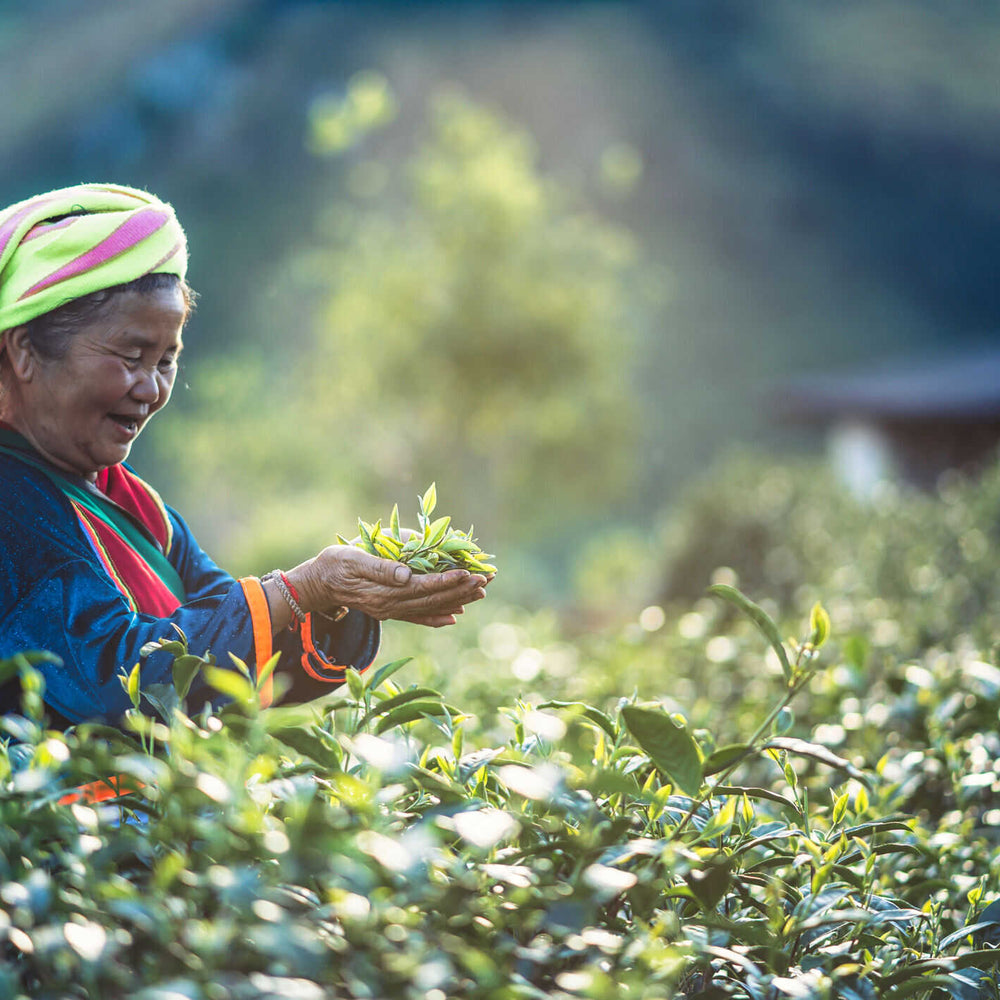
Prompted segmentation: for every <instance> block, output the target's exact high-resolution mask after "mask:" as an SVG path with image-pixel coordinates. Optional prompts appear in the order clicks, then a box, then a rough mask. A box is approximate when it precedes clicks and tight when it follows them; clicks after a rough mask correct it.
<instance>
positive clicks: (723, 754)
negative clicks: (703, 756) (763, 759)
mask: <svg viewBox="0 0 1000 1000" xmlns="http://www.w3.org/2000/svg"><path fill="white" fill-rule="evenodd" d="M750 749H751V747H750V744H749V743H727V744H726V746H724V747H719V748H718V750H716V751H714V752H713V753H712V754H710V755H709V757H708V759H707V760H706V761H705V763H704V765H702V774H703V775H704V776H705V777H706V778H707V777H708V776H709V775H710V774H718V773H719V771H724V770H725V769H726V768H727V767H729V766H730V765H732V764H735V763H736V761H738V760H741V759H742V758H743V757H746V756H748V755H749V751H750Z"/></svg>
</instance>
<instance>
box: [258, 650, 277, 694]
mask: <svg viewBox="0 0 1000 1000" xmlns="http://www.w3.org/2000/svg"><path fill="white" fill-rule="evenodd" d="M280 659H281V653H280V652H279V653H275V654H274V656H272V657H271V658H270V659H269V660H268V661H267V663H265V664H264V666H262V667H261V668H260V670H258V671H257V690H258V691H259V690H260V689H261V688H262V687H263V686H264V685H265V684H266V683H267V679H268V677H270V676H271V674H273V673H274V668H275V667H276V666H277V665H278V660H280Z"/></svg>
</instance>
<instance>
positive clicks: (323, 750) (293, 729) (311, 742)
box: [271, 726, 341, 771]
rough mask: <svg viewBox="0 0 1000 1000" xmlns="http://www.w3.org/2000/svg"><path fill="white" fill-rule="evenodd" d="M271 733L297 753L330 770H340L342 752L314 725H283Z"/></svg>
mask: <svg viewBox="0 0 1000 1000" xmlns="http://www.w3.org/2000/svg"><path fill="white" fill-rule="evenodd" d="M271 735H272V736H273V737H274V738H275V739H276V740H277V741H278V742H279V743H284V744H285V746H287V747H291V748H292V749H293V750H294V751H295V752H296V753H297V754H300V755H301V756H303V757H306V758H308V759H309V760H311V761H314V762H315V763H317V764H319V765H320V766H321V767H323V768H325V769H327V770H330V771H339V770H340V769H341V767H340V753H339V752H338V750H337V749H335V748H334V747H332V746H330V745H329V744H328V743H327V742H326V741H325V740H324V739H323V738H322V737H321V736H319V735H317V731H316V729H315V728H314V727H309V728H307V729H304V728H302V727H300V726H282V727H281V728H280V729H273V730H272V731H271Z"/></svg>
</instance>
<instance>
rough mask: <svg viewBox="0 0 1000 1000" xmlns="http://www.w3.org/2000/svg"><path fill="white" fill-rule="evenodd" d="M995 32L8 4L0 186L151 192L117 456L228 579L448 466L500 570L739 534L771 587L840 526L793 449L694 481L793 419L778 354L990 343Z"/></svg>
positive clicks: (770, 441) (864, 19) (64, 0)
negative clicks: (162, 401)
mask: <svg viewBox="0 0 1000 1000" xmlns="http://www.w3.org/2000/svg"><path fill="white" fill-rule="evenodd" d="M998 40H1000V12H998V11H997V10H996V9H995V8H994V7H993V6H991V5H986V4H974V5H968V6H966V7H963V8H961V9H956V8H954V6H953V5H949V4H944V3H942V2H936V0H922V2H917V3H912V2H907V3H903V2H901V0H868V2H863V3H862V2H853V3H846V4H840V5H835V6H831V5H828V4H824V3H820V2H805V3H803V2H801V0H795V2H793V0H751V2H746V0H710V2H704V0H701V2H693V0H672V2H667V0H636V2H634V3H612V2H604V3H541V2H538V3H530V2H521V3H498V2H490V3H487V2H472V0H470V2H465V3H430V2H426V3H406V4H403V3H388V2H385V3H345V2H326V3H324V2H315V0H314V2H304V0H303V2H281V0H218V2H215V3H213V4H211V5H204V4H198V3H196V2H193V0H168V2H161V3H156V4H154V3H152V2H140V3H135V4H130V5H127V6H125V7H123V6H122V5H120V4H116V3H113V2H111V0H89V2H86V3H84V2H82V0H37V2H35V3H33V4H31V5H15V4H6V5H0V57H2V58H0V83H2V86H3V92H4V93H5V94H7V95H10V99H8V100H7V101H6V102H5V106H4V109H3V111H2V112H0V138H2V139H3V142H4V148H5V151H6V155H5V157H4V158H3V162H2V163H0V201H3V202H4V203H10V202H13V201H15V200H17V199H18V198H21V197H25V196H27V195H29V194H32V193H34V192H36V191H38V190H42V189H44V188H47V187H52V186H57V185H61V184H67V183H74V182H77V181H81V180H87V179H114V180H117V181H120V182H124V183H130V184H135V185H138V186H142V187H147V188H149V189H150V190H153V191H155V192H157V193H158V194H160V195H162V196H163V197H165V198H167V199H169V200H171V201H172V202H173V203H174V204H175V206H176V208H177V210H178V212H179V215H180V217H181V219H182V221H183V222H184V224H185V226H186V228H187V229H188V233H189V237H190V242H191V248H192V265H191V273H190V277H191V280H192V282H193V284H194V285H195V287H196V288H198V289H199V291H200V292H201V301H200V304H199V309H198V313H197V315H196V317H195V318H194V320H193V321H192V324H191V326H190V329H189V333H188V336H187V342H188V347H187V352H186V359H185V364H184V372H183V384H182V385H179V387H178V390H177V392H176V393H175V397H174V405H173V406H172V408H171V410H170V411H168V416H167V417H166V418H164V419H161V420H160V421H159V422H158V423H157V424H156V425H154V426H153V427H152V428H151V430H150V432H149V433H148V435H146V437H145V438H144V440H142V441H141V442H140V446H139V447H137V450H136V452H135V462H136V464H137V466H138V467H139V469H140V471H141V472H143V473H144V474H146V475H147V476H148V477H149V478H150V479H152V480H153V481H154V482H155V483H156V484H157V485H158V486H159V487H160V489H161V491H162V492H163V493H164V495H165V496H166V498H167V499H168V501H169V502H171V503H173V504H174V505H176V506H177V507H179V508H180V509H181V510H182V511H183V512H184V514H185V516H186V517H187V518H188V519H189V520H190V521H191V522H192V524H193V526H194V527H195V529H196V531H197V533H198V535H199V537H200V539H201V540H202V542H203V544H204V545H205V546H206V547H207V548H208V549H209V550H210V551H212V552H213V554H215V555H216V556H217V558H218V559H219V561H220V562H222V563H223V564H225V565H226V566H228V567H229V568H231V569H233V570H234V571H236V572H245V571H255V570H263V569H265V568H268V567H269V566H270V565H273V564H275V563H278V564H288V563H290V562H292V561H294V560H296V559H298V558H300V557H301V556H303V555H306V554H307V553H308V552H309V551H311V550H312V549H314V548H315V546H316V545H318V544H321V543H322V542H323V541H326V540H328V539H330V538H331V537H332V535H333V532H334V531H342V532H350V531H351V529H352V527H353V524H354V519H355V517H356V516H357V515H358V514H364V515H365V516H366V517H369V518H372V517H375V516H383V517H384V516H385V515H386V514H387V513H388V510H389V509H390V508H391V506H392V503H393V502H396V501H398V502H399V503H400V506H401V509H402V510H403V511H404V513H405V512H406V511H407V510H408V509H410V508H411V507H413V506H414V505H415V501H416V495H417V493H419V492H421V491H422V490H423V489H424V487H425V486H426V485H427V483H429V482H430V481H431V480H437V481H438V485H439V495H440V497H441V507H442V509H443V510H445V511H447V512H449V513H452V514H454V516H455V518H456V521H457V522H458V523H460V524H462V525H463V526H468V525H469V524H470V523H473V522H474V523H475V526H476V529H477V535H478V536H479V538H480V540H481V542H482V543H483V545H484V547H485V548H486V549H487V550H488V551H491V552H496V553H498V561H499V564H500V566H501V569H502V573H501V575H500V577H499V578H498V580H497V583H496V585H495V586H496V588H497V590H498V593H500V594H501V595H502V596H505V597H506V598H507V599H509V600H512V601H517V602H518V603H526V604H539V603H542V602H547V601H552V600H556V599H558V600H564V601H565V600H567V599H570V598H572V599H573V600H574V602H575V604H576V605H577V607H579V608H582V609H583V611H584V615H585V617H584V618H582V619H581V621H585V622H587V621H589V622H593V621H594V620H598V619H600V618H601V617H603V616H611V615H614V614H619V613H620V614H625V615H629V614H633V613H634V612H635V610H636V609H637V608H640V607H643V606H645V605H647V604H650V603H652V602H654V601H661V600H662V601H666V600H667V599H668V598H673V597H679V596H681V595H683V596H684V597H690V596H691V595H693V594H697V593H700V590H699V588H701V587H703V584H704V582H705V581H706V579H707V576H708V575H710V573H711V571H712V569H713V568H715V567H717V566H719V565H735V564H736V563H739V562H740V560H741V559H742V560H744V562H746V565H740V566H737V567H736V568H737V569H738V571H739V572H740V574H741V576H742V577H743V578H744V579H745V580H746V582H747V584H748V586H755V585H756V584H757V582H758V581H759V583H760V586H761V587H763V588H765V589H767V590H768V592H769V593H771V594H773V595H774V596H776V597H777V598H778V599H780V600H782V601H786V600H787V601H791V602H794V601H795V600H796V597H797V592H796V589H795V588H796V586H797V585H798V582H797V581H799V580H800V578H801V580H808V581H809V582H810V583H811V584H813V585H815V586H819V584H820V583H821V582H823V580H825V577H821V576H819V575H816V574H814V575H813V576H812V577H810V576H809V574H808V573H807V572H806V570H809V571H810V572H811V571H812V569H813V568H814V567H816V566H819V565H820V564H823V565H827V566H832V565H833V562H836V561H837V560H836V559H834V560H833V562H828V563H824V562H823V558H821V556H823V557H824V558H825V556H826V555H831V556H835V555H836V554H837V546H838V544H839V541H838V540H839V538H840V537H842V536H841V534H840V533H839V532H838V531H837V530H834V528H833V527H832V526H831V525H829V524H827V525H825V526H823V525H820V526H818V527H817V525H816V524H813V523H811V522H810V523H806V522H807V521H808V518H809V517H818V516H819V515H818V514H810V513H809V511H811V510H813V508H812V507H810V506H809V505H808V504H805V505H804V506H801V507H794V508H790V507H788V504H789V503H791V501H789V500H787V498H786V499H785V500H783V499H782V497H783V496H784V497H787V496H791V495H793V494H794V495H796V496H797V495H798V494H797V493H795V492H794V491H793V490H791V488H790V487H789V486H788V480H787V476H789V475H791V473H787V472H782V471H780V470H779V471H775V472H774V474H773V476H772V477H771V478H766V477H765V479H764V480H763V481H762V482H760V483H756V482H755V483H753V484H750V483H744V487H745V489H746V490H747V491H749V492H747V493H745V494H744V493H741V491H740V488H739V487H738V485H733V484H739V483H740V482H741V480H740V477H741V476H745V475H748V474H749V473H748V471H747V470H748V469H749V468H750V467H751V466H752V465H753V461H752V460H747V463H745V464H744V465H740V464H739V463H737V465H736V466H734V467H733V469H732V470H731V471H729V472H727V473H724V474H723V479H724V481H725V486H724V488H722V487H719V484H718V480H717V479H716V478H710V479H708V480H703V479H701V477H702V476H703V475H704V473H705V470H706V469H708V468H710V467H711V466H712V463H713V461H714V460H716V459H717V458H718V457H719V456H720V454H721V453H722V451H723V450H724V449H725V448H726V447H727V446H729V445H731V444H733V443H738V444H742V445H744V446H755V447H766V448H769V449H772V450H773V449H785V450H787V449H789V448H790V449H792V450H793V451H794V452H796V453H815V452H816V451H817V450H818V445H819V439H818V437H817V436H816V435H815V434H812V433H810V432H806V431H804V430H801V429H797V428H792V427H789V426H787V425H783V424H781V423H779V422H778V421H777V420H775V419H774V414H773V408H772V403H774V402H775V400H777V399H780V396H781V392H782V386H783V385H784V384H785V382H786V380H787V379H788V378H789V377H791V376H792V375H793V374H796V373H799V372H802V371H812V370H831V369H837V368H838V367H840V366H844V365H855V366H857V365H860V366H865V365H869V364H874V363H875V362H876V361H881V360H883V359H884V358H885V357H886V356H893V355H901V356H905V355H908V354H912V353H914V352H917V353H919V352H923V351H925V350H929V349H931V348H938V349H949V350H950V349H952V348H955V347H960V346H963V345H973V344H982V343H983V342H991V341H993V340H994V339H995V334H994V331H995V329H996V326H997V323H996V320H997V314H998V312H1000V291H998V288H1000V286H998V285H997V283H996V282H995V280H993V270H994V266H995V265H994V262H995V260H996V259H997V251H998V250H1000V188H998V185H1000V180H998V177H1000V175H998V173H997V171H996V163H995V159H996V154H995V148H996V142H995V136H996V132H997V128H998V121H1000V119H998V102H997V94H996V87H995V70H996V55H995V54H996V51H997V42H998ZM741 469H742V471H740V470H741ZM817 475H820V474H817ZM807 478H808V479H809V483H810V485H809V486H808V489H809V490H815V491H816V492H815V495H816V497H820V496H821V495H822V497H833V496H835V493H834V492H831V491H833V490H834V487H833V486H832V485H828V483H827V481H826V480H824V479H822V478H821V476H820V478H816V477H811V476H810V477H807ZM699 482H701V483H702V485H700V486H699V485H698V483H699ZM783 484H784V485H783ZM803 488H806V487H803ZM810 495H812V494H810ZM685 497H686V498H687V499H684V498H685ZM692 498H693V499H692ZM724 501H725V502H726V503H732V504H734V505H735V506H734V507H732V508H724V507H723V506H722V505H723V502H724ZM830 502H831V503H835V501H833V500H831V501H830ZM836 502H839V501H836ZM879 502H882V501H879ZM886 502H888V501H886ZM914 502H915V503H916V502H917V501H914ZM926 502H927V503H931V500H930V499H929V498H928V499H927V500H926ZM845 503H846V501H845ZM678 504H679V506H678ZM746 508H752V510H750V511H749V512H748V511H747V509H746ZM935 509H938V508H935ZM837 510H839V508H837ZM827 514H829V515H830V516H835V515H836V516H838V517H839V516H840V515H839V513H837V512H836V511H827V510H826V509H825V508H824V514H823V516H827ZM844 516H845V517H846V516H847V515H846V514H845V515H844ZM851 516H855V515H851ZM950 516H954V517H957V516H958V515H950ZM866 517H867V515H863V514H862V515H856V522H855V523H856V524H857V525H858V526H859V527H863V526H864V523H869V524H870V526H871V528H870V530H872V531H874V530H875V528H874V526H875V525H877V526H878V527H879V528H880V529H885V530H886V531H889V532H890V535H889V537H890V539H891V538H896V537H899V538H900V539H902V538H904V537H906V536H905V535H904V534H903V531H904V529H903V527H900V528H899V532H898V534H894V533H892V526H893V522H892V518H891V517H886V518H881V517H872V518H869V519H868V522H866ZM713 518H714V520H713ZM769 519H772V520H769ZM800 521H801V524H800ZM668 522H669V523H672V524H674V525H675V526H674V528H672V529H670V528H667V529H663V528H662V526H663V524H664V523H668ZM695 522H697V523H695ZM921 523H923V522H921ZM778 525H780V526H781V529H782V531H784V530H785V529H787V528H788V527H789V525H791V529H790V530H791V531H792V533H793V535H795V533H796V532H800V533H801V540H802V546H801V551H798V550H796V549H795V546H794V545H793V544H792V543H791V542H790V541H789V540H788V539H787V538H785V537H784V536H782V539H781V541H780V542H774V539H775V536H776V534H777V531H776V526H778ZM751 528H753V530H752V531H751V530H750V529H751ZM744 529H745V530H744ZM813 529H816V530H813ZM942 530H943V529H942ZM979 530H982V529H981V528H980V529H979ZM769 532H771V533H770V534H769ZM796 537H798V536H797V535H796ZM926 537H931V536H926ZM693 539H700V540H703V541H704V545H703V547H701V548H699V547H698V545H696V544H695V542H694V541H693ZM754 539H756V540H757V542H755V541H754ZM758 542H759V544H758ZM917 542H919V540H917ZM751 543H752V544H751ZM772 543H774V544H772ZM754 544H756V545H757V548H754V547H753V546H754ZM891 544H894V543H890V542H886V545H887V546H889V548H886V549H885V550H884V551H885V552H886V553H890V551H891ZM928 544H930V543H929V542H928ZM738 545H749V547H748V548H744V549H739V548H737V546H738ZM900 545H902V541H901V542H900ZM955 545H959V546H960V538H959V539H958V540H957V541H955ZM769 546H770V547H769ZM824 547H825V551H824V552H823V553H821V552H820V550H821V549H824ZM966 547H967V548H969V547H971V548H970V551H971V549H974V548H975V547H976V544H975V542H974V541H971V542H970V541H968V539H966ZM916 548H919V544H917V543H915V549H914V553H915V554H914V555H913V557H912V558H913V559H917V558H918V555H917V554H916ZM866 551H867V550H866ZM878 551H883V550H882V549H878ZM956 551H963V550H961V549H960V548H959V549H958V550H956ZM754 552H757V553H758V558H757V561H756V562H755V564H754V566H755V567H756V568H754V567H752V566H751V565H750V563H749V560H750V558H751V553H754ZM920 558H922V556H921V557H920ZM793 560H798V562H795V563H794V565H793ZM885 560H886V562H885V567H884V573H883V575H887V574H889V573H890V571H892V572H897V573H903V572H904V571H903V569H902V564H901V562H900V561H899V560H895V559H894V557H893V556H891V555H889V554H887V555H886V556H885ZM923 565H924V564H923V563H921V564H920V565H915V566H912V567H910V568H909V569H907V570H906V571H905V572H906V573H907V574H909V575H907V576H905V581H906V582H908V583H912V581H913V579H915V577H914V576H913V574H917V575H919V572H918V571H919V570H920V567H921V566H923ZM844 572H845V574H846V572H847V571H846V570H845V571H844ZM942 572H943V573H944V577H943V578H944V579H945V580H947V582H948V585H949V586H951V587H953V588H957V589H961V586H960V585H959V584H958V583H957V582H956V581H955V579H954V578H953V576H952V575H951V574H949V573H947V572H944V570H942ZM755 574H756V575H755ZM782 574H784V576H783V575H782ZM924 575H925V576H926V574H924ZM786 577H787V579H785V578H786ZM921 579H923V576H921ZM955 600H956V601H958V600H959V599H958V597H956V598H955Z"/></svg>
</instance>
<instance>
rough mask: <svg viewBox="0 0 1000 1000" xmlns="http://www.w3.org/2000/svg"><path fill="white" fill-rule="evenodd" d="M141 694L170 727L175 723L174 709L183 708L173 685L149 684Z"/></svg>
mask: <svg viewBox="0 0 1000 1000" xmlns="http://www.w3.org/2000/svg"><path fill="white" fill-rule="evenodd" d="M141 694H142V697H143V698H145V699H146V701H148V702H149V703H150V705H152V706H153V708H155V709H156V711H157V713H158V714H159V716H160V718H161V719H163V721H164V722H166V723H167V724H168V725H169V724H170V722H172V721H173V718H174V709H175V708H180V707H181V699H180V697H179V695H178V694H177V689H176V688H175V687H174V686H173V685H172V684H149V685H147V686H146V687H144V688H143V689H142V692H141Z"/></svg>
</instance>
